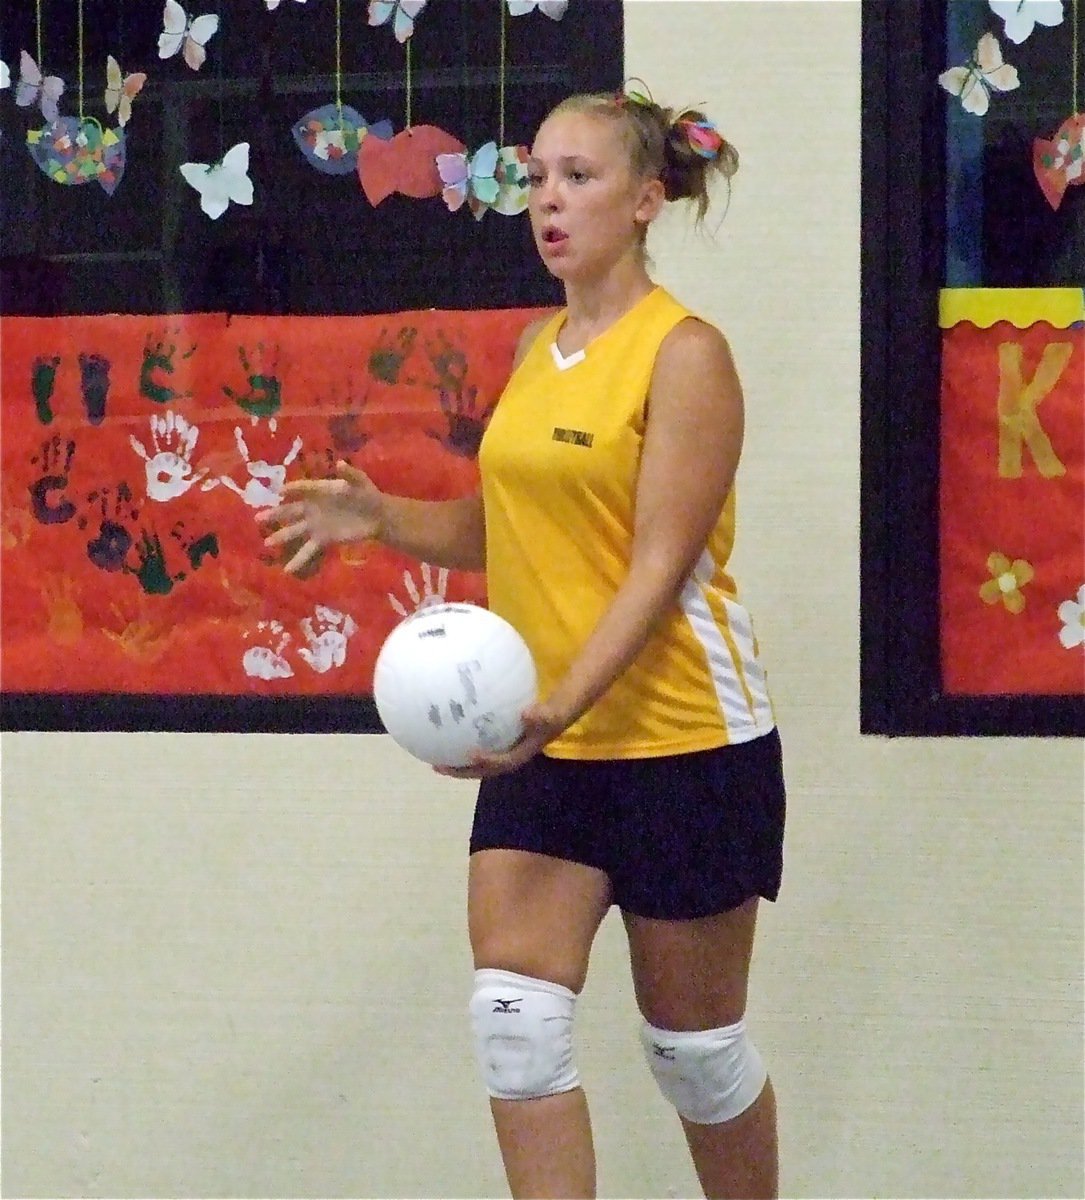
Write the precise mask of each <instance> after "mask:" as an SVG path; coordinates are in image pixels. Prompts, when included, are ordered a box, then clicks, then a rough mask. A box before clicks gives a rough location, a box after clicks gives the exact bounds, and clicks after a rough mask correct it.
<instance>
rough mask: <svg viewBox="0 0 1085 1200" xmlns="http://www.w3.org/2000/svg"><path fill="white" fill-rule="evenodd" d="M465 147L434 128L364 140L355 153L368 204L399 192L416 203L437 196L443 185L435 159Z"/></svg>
mask: <svg viewBox="0 0 1085 1200" xmlns="http://www.w3.org/2000/svg"><path fill="white" fill-rule="evenodd" d="M464 149H465V147H464V145H463V143H462V142H461V141H460V140H459V139H458V138H456V137H453V135H452V134H451V133H446V132H445V130H443V129H439V128H438V127H437V126H436V125H412V126H410V127H409V128H407V129H403V130H401V131H400V132H399V133H397V134H396V135H395V136H394V137H391V138H387V139H384V138H381V137H367V138H365V139H364V140H363V141H362V144H361V146H360V147H359V150H358V181H359V182H360V183H361V185H362V191H363V192H364V193H365V197H366V199H367V200H368V201H369V203H370V204H373V205H377V204H380V202H381V201H382V200H385V199H387V198H388V197H389V196H391V195H393V194H394V193H396V192H398V193H399V194H400V195H403V196H413V197H414V198H415V199H417V200H422V199H426V198H427V197H429V196H439V195H441V191H442V188H443V186H444V185H443V181H442V179H441V176H440V173H439V172H438V170H437V166H436V158H437V156H438V155H444V154H461V153H463V151H464Z"/></svg>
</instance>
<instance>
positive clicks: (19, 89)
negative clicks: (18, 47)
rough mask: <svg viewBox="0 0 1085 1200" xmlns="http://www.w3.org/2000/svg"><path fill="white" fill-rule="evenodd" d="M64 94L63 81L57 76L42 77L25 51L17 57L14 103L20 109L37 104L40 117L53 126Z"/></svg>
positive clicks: (58, 114)
mask: <svg viewBox="0 0 1085 1200" xmlns="http://www.w3.org/2000/svg"><path fill="white" fill-rule="evenodd" d="M63 94H64V80H63V79H61V78H60V76H59V75H44V76H43V75H42V73H41V68H40V67H39V66H38V64H37V63H36V62H35V61H34V60H33V59H32V58H31V57H30V55H29V54H27V52H26V51H25V50H23V51H22V53H21V54H20V55H19V80H18V82H17V83H16V85H15V103H16V104H17V105H18V106H19V107H20V108H29V107H30V105H31V104H37V105H38V107H39V108H40V109H41V115H42V116H43V117H44V118H45V119H46V120H47V121H48V122H49V124H50V125H55V124H56V121H57V118H58V117H59V116H60V108H59V107H58V104H59V101H60V97H61V96H62V95H63Z"/></svg>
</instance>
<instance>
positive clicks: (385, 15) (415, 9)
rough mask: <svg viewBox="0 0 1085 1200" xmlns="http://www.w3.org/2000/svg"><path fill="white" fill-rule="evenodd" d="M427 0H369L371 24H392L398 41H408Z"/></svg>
mask: <svg viewBox="0 0 1085 1200" xmlns="http://www.w3.org/2000/svg"><path fill="white" fill-rule="evenodd" d="M426 3H427V0H369V24H370V25H387V24H389V23H390V24H391V27H392V32H393V33H394V34H395V38H396V41H397V42H401V43H402V42H406V41H407V40H408V39H409V38H410V36H411V34H413V33H414V23H415V21H416V20H417V19H418V17H419V16H420V15H421V12H422V10H423V9H424V8H425V7H426Z"/></svg>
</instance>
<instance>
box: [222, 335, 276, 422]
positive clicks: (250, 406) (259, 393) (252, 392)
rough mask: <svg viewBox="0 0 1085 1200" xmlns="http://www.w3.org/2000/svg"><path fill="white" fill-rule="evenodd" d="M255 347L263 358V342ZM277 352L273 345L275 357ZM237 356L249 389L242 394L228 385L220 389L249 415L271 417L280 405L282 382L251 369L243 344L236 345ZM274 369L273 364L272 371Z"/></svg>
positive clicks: (272, 375) (272, 376) (273, 376)
mask: <svg viewBox="0 0 1085 1200" xmlns="http://www.w3.org/2000/svg"><path fill="white" fill-rule="evenodd" d="M256 349H257V351H258V352H259V354H260V356H261V358H263V354H264V346H263V343H262V342H261V343H260V344H259V345H258V346H257V347H256ZM278 353H279V351H278V347H275V349H274V350H273V351H272V355H273V356H274V357H275V358H277V357H278ZM237 356H238V358H239V359H240V360H241V369H242V370H243V371H244V372H245V376H246V379H247V382H248V385H249V390H248V391H247V392H245V393H244V394H242V393H240V392H235V391H234V390H233V388H229V387H223V389H222V390H223V391H224V392H225V393H226V395H227V396H229V397H230V399H231V400H233V401H234V403H235V404H237V405H238V406H239V407H240V408H243V409H244V410H245V412H247V413H249V414H250V415H251V416H254V417H273V416H274V415H275V414H276V413H277V412H278V411H279V409H280V408H281V407H282V403H283V395H282V384H281V383H280V382H279V380H278V378H277V376H275V375H274V374H270V375H267V374H264V373H263V372H262V371H253V369H252V364H251V363H250V362H249V355H248V352H247V351H246V349H245V347H244V346H238V348H237ZM275 369H276V368H275V367H274V365H273V366H272V371H274V370H275Z"/></svg>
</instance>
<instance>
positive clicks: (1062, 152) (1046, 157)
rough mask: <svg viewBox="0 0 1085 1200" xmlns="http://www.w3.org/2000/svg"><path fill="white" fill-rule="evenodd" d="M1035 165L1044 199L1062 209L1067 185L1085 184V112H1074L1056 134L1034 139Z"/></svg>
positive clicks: (1052, 205) (1033, 155) (1033, 166)
mask: <svg viewBox="0 0 1085 1200" xmlns="http://www.w3.org/2000/svg"><path fill="white" fill-rule="evenodd" d="M1032 169H1033V171H1034V173H1035V175H1036V181H1037V183H1039V185H1040V190H1041V191H1042V192H1043V194H1044V199H1045V200H1046V201H1047V202H1048V204H1050V205H1051V207H1052V208H1053V209H1056V210H1057V209H1058V207H1059V205H1060V204H1061V203H1062V198H1063V196H1064V195H1065V194H1066V189H1067V188H1070V187H1080V186H1081V185H1082V184H1085V113H1074V114H1073V115H1072V116H1069V117H1067V118H1066V120H1065V121H1063V123H1062V124H1061V125H1060V126H1059V128H1058V130H1057V132H1056V133H1055V135H1054V137H1052V138H1049V139H1045V138H1036V139H1035V140H1034V141H1033V143H1032Z"/></svg>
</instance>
